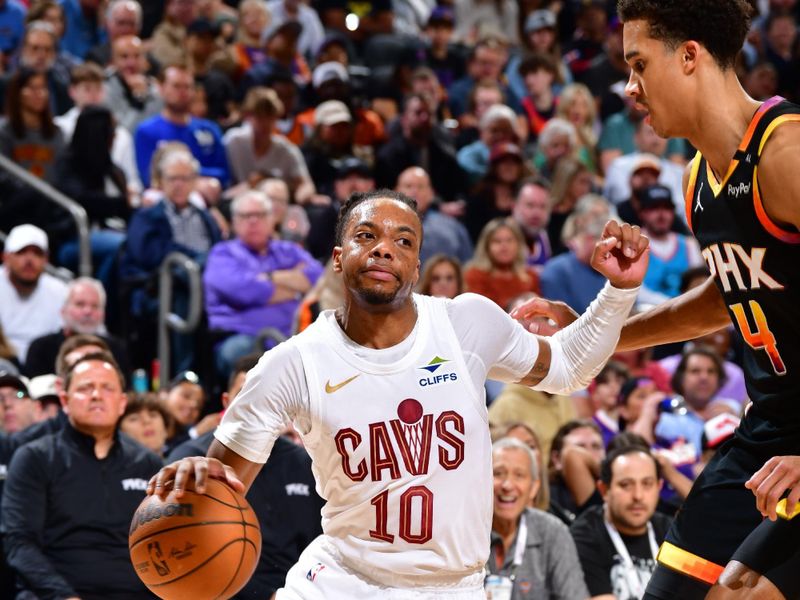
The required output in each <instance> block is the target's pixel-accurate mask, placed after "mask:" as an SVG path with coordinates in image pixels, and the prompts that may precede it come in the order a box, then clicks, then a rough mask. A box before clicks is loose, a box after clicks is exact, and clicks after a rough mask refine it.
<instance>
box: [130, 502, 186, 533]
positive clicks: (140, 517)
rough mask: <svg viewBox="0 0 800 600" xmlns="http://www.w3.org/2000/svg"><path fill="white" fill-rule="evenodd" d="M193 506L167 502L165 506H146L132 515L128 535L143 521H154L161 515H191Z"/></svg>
mask: <svg viewBox="0 0 800 600" xmlns="http://www.w3.org/2000/svg"><path fill="white" fill-rule="evenodd" d="M193 516H194V506H193V505H192V504H182V503H181V504H178V503H174V504H167V505H166V506H146V507H144V508H142V509H140V510H138V511H136V514H134V515H133V521H131V529H130V532H129V535H130V534H131V533H133V532H134V531H136V529H137V528H139V527H141V526H142V525H144V524H145V523H149V522H150V521H155V520H156V519H160V518H162V517H193Z"/></svg>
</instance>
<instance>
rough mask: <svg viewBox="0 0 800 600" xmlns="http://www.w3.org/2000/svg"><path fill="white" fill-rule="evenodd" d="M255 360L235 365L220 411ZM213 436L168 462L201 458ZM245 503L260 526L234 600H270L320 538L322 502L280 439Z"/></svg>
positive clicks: (307, 463) (302, 454) (300, 459)
mask: <svg viewBox="0 0 800 600" xmlns="http://www.w3.org/2000/svg"><path fill="white" fill-rule="evenodd" d="M260 357H261V356H260V355H259V354H256V355H250V356H245V357H243V358H241V359H240V360H239V361H238V362H237V363H236V365H235V367H234V370H233V372H232V373H231V376H230V379H229V380H228V391H227V392H226V393H224V394H222V406H223V408H227V407H228V405H229V404H230V403H231V401H233V399H234V398H235V397H236V394H238V393H239V390H241V389H242V386H243V385H244V382H245V377H246V375H247V372H248V371H249V370H250V369H252V368H253V367H255V366H256V364H257V363H258V359H259V358H260ZM213 440H214V432H213V431H209V432H208V433H206V434H204V435H201V436H200V437H198V438H196V439H194V440H189V441H187V442H184V443H183V444H181V445H180V446H178V447H176V448H175V449H174V450H173V451H172V452H170V454H169V456H168V460H169V462H172V461H176V460H180V459H181V458H186V457H187V456H205V454H206V453H207V452H208V447H209V446H210V445H211V442H212V441H213ZM247 500H248V502H250V505H251V506H252V507H253V510H254V511H255V513H256V516H257V517H258V522H259V524H260V525H261V558H260V559H259V562H258V566H257V567H256V571H255V573H254V574H253V576H252V577H251V578H250V581H249V582H248V583H247V585H246V586H245V587H244V589H242V590H241V591H240V592H239V594H237V595H236V596H235V597H236V598H241V599H244V598H265V599H267V598H271V597H272V594H274V593H275V591H276V590H277V589H278V588H280V587H283V584H284V582H285V580H286V573H287V572H288V571H289V569H290V568H291V567H292V565H294V564H295V563H296V562H297V559H298V558H299V557H300V553H301V552H302V551H303V550H304V549H305V547H306V546H307V545H308V544H309V543H310V542H311V541H312V540H313V539H314V538H316V537H317V536H318V535H321V534H322V523H321V516H320V511H321V510H322V507H323V505H324V504H325V502H324V501H323V500H322V498H320V497H319V495H318V494H317V492H316V491H315V483H314V475H313V473H312V472H311V457H310V456H309V455H308V453H307V452H306V451H305V449H304V448H302V447H301V446H297V445H295V444H294V443H292V442H290V441H289V440H287V439H286V438H284V437H279V438H278V439H277V440H275V445H274V446H273V447H272V452H271V453H270V455H269V459H268V460H267V463H266V464H265V465H264V468H263V469H261V471H260V472H259V473H258V476H256V479H255V481H254V482H253V485H252V487H251V488H250V491H249V492H248V493H247Z"/></svg>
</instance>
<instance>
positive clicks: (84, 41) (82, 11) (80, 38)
mask: <svg viewBox="0 0 800 600" xmlns="http://www.w3.org/2000/svg"><path fill="white" fill-rule="evenodd" d="M59 4H61V6H63V7H64V16H65V17H66V19H67V30H66V31H65V32H64V37H63V38H62V39H61V47H62V48H63V49H64V50H66V51H67V52H69V53H70V54H72V55H73V56H75V57H77V58H79V59H81V60H82V59H83V58H84V57H85V56H86V53H87V52H89V50H90V49H91V48H92V47H94V46H95V45H96V44H99V43H101V42H104V41H105V38H106V32H105V31H104V30H103V29H101V28H100V26H99V22H98V21H99V20H98V14H97V9H98V8H99V7H100V0H59Z"/></svg>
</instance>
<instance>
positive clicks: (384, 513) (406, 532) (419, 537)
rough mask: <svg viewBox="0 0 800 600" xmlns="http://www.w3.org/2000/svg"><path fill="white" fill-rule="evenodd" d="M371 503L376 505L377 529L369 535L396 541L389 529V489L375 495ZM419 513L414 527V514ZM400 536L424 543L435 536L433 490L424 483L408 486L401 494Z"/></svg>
mask: <svg viewBox="0 0 800 600" xmlns="http://www.w3.org/2000/svg"><path fill="white" fill-rule="evenodd" d="M370 503H371V504H372V505H373V506H374V507H375V529H370V532H369V535H370V537H371V538H374V539H376V540H382V541H384V542H389V543H392V542H394V535H392V534H391V533H389V532H388V531H387V528H388V525H387V522H388V520H389V490H384V491H383V492H381V493H380V494H378V495H377V496H375V497H374V498H373V499H372V500H370ZM415 512H416V514H417V515H419V521H420V522H419V523H418V524H417V526H416V527H414V523H412V520H413V519H412V514H413V513H415ZM398 534H399V535H400V537H401V538H402V539H403V540H405V541H406V542H408V543H409V544H424V543H426V542H429V541H430V539H431V537H432V536H433V492H432V491H430V490H429V489H428V488H426V487H425V486H424V485H415V486H413V487H410V488H408V489H407V490H406V491H405V492H403V494H402V495H401V496H400V531H398Z"/></svg>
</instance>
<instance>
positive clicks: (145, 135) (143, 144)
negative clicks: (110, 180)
mask: <svg viewBox="0 0 800 600" xmlns="http://www.w3.org/2000/svg"><path fill="white" fill-rule="evenodd" d="M160 82H161V86H160V87H161V96H162V98H163V100H164V109H163V110H162V111H161V114H160V115H156V116H154V117H151V118H149V119H147V120H146V121H143V122H142V123H141V125H139V127H138V129H137V130H136V135H135V137H134V139H135V146H136V162H137V164H138V166H139V175H140V176H141V178H142V183H143V184H144V185H145V186H149V185H150V161H151V159H152V156H153V153H154V152H155V151H156V148H158V146H159V144H160V143H161V142H169V141H179V142H183V143H184V144H186V145H187V146H188V147H189V149H190V150H191V152H192V155H193V156H194V157H195V158H196V159H197V161H198V162H199V163H200V174H201V175H204V176H206V177H215V178H217V179H219V181H220V183H221V184H222V185H223V186H226V185H227V184H228V178H229V176H228V161H227V158H226V157H225V146H224V145H223V144H222V132H221V131H220V128H219V126H218V125H217V124H216V123H212V122H211V121H207V120H206V119H198V118H196V117H193V116H192V115H191V113H190V109H191V106H192V102H193V100H194V94H195V85H194V76H193V74H192V71H191V70H190V69H189V68H188V67H186V66H185V65H172V66H168V67H166V68H165V69H164V70H163V71H162V73H161V78H160Z"/></svg>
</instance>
